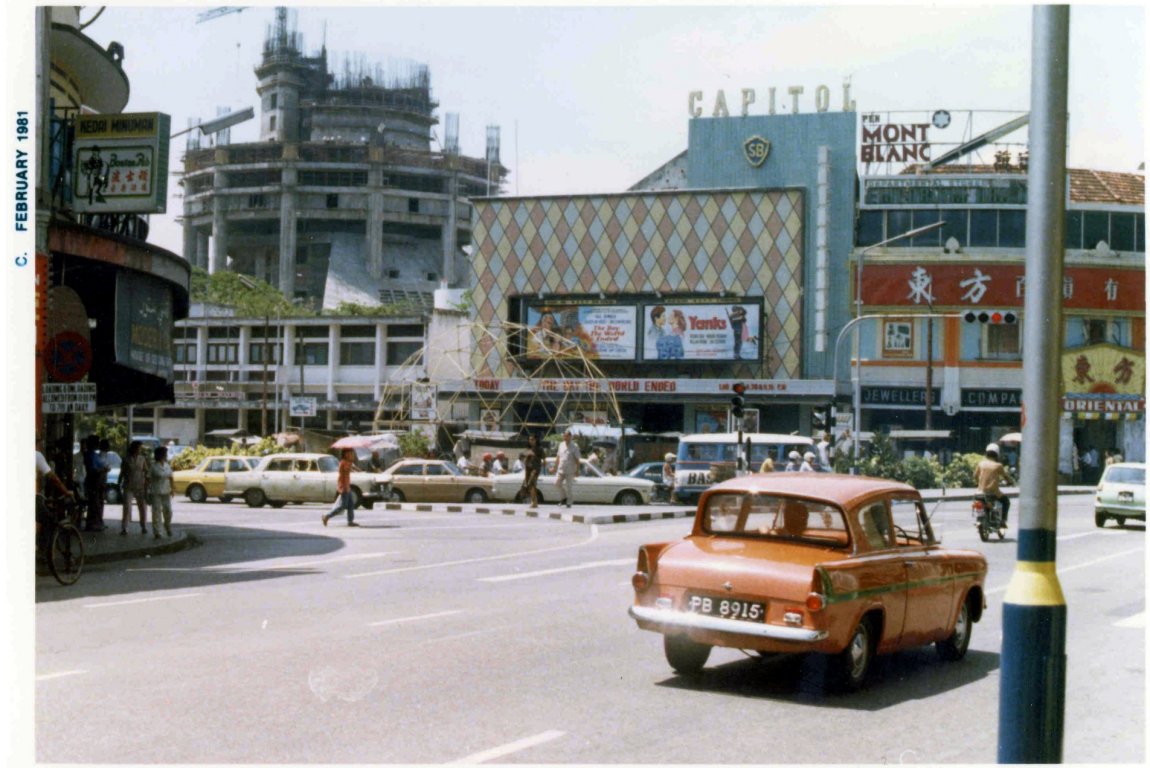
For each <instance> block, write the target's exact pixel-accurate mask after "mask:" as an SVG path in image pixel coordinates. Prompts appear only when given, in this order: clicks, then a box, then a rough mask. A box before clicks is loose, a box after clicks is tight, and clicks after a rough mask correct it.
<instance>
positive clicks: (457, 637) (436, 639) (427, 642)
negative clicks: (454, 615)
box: [420, 627, 506, 646]
mask: <svg viewBox="0 0 1150 768" xmlns="http://www.w3.org/2000/svg"><path fill="white" fill-rule="evenodd" d="M504 629H506V627H491V628H490V629H477V630H474V631H472V632H460V633H459V634H455V635H445V636H443V637H433V638H432V639H430V640H422V641H421V642H420V644H421V645H424V646H426V645H431V644H432V643H442V642H444V641H446V640H462V639H463V638H465V637H475V636H476V635H490V634H491V633H492V632H501V631H503V630H504Z"/></svg>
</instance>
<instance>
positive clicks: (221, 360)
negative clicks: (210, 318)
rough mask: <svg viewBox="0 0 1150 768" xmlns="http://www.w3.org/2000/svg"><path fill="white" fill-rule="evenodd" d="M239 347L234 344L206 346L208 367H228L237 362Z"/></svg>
mask: <svg viewBox="0 0 1150 768" xmlns="http://www.w3.org/2000/svg"><path fill="white" fill-rule="evenodd" d="M238 356H239V347H238V346H237V345H236V344H208V364H209V365H229V364H235V363H236V362H238Z"/></svg>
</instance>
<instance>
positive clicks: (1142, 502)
mask: <svg viewBox="0 0 1150 768" xmlns="http://www.w3.org/2000/svg"><path fill="white" fill-rule="evenodd" d="M1110 518H1113V519H1114V520H1117V521H1118V525H1126V520H1127V519H1133V520H1145V519H1146V465H1145V464H1142V463H1139V462H1123V463H1119V464H1111V465H1110V466H1109V467H1107V468H1106V471H1105V472H1103V473H1102V479H1101V480H1099V481H1098V490H1097V491H1095V492H1094V524H1095V525H1097V526H1098V527H1099V528H1101V527H1102V526H1104V525H1106V521H1107V520H1108V519H1110Z"/></svg>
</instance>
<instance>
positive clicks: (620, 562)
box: [478, 557, 635, 582]
mask: <svg viewBox="0 0 1150 768" xmlns="http://www.w3.org/2000/svg"><path fill="white" fill-rule="evenodd" d="M633 562H635V558H633V557H625V558H623V559H621V560H597V561H595V562H593V563H580V564H579V565H569V566H567V567H565V568H548V569H547V570H545V571H530V572H528V573H513V574H509V575H507V576H487V577H484V578H482V579H478V581H491V582H496V581H515V580H516V579H532V578H535V577H536V576H550V575H551V574H553V573H567V572H568V571H585V570H587V569H589V568H603V567H604V566H615V565H629V564H631V563H633Z"/></svg>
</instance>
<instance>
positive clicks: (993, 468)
mask: <svg viewBox="0 0 1150 768" xmlns="http://www.w3.org/2000/svg"><path fill="white" fill-rule="evenodd" d="M998 456H999V452H998V444H997V443H991V444H990V445H988V446H986V456H985V457H984V458H983V459H982V460H981V461H979V462H978V466H976V467H975V468H974V482H975V483H976V484H977V485H978V492H979V493H980V494H981V495H983V496H986V497H987V498H996V499H998V500H999V502H1000V503H1001V504H1002V526H1003V527H1004V528H1005V527H1006V516H1007V514H1008V513H1009V512H1010V499H1008V498H1007V497H1006V494H1004V493H1003V492H1002V489H1001V488H1000V487H999V486H1000V485H1013V484H1014V480H1013V479H1012V478H1011V476H1010V471H1009V470H1008V469H1007V468H1006V467H1004V466H1003V465H1002V463H1001V462H999V460H998Z"/></svg>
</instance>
